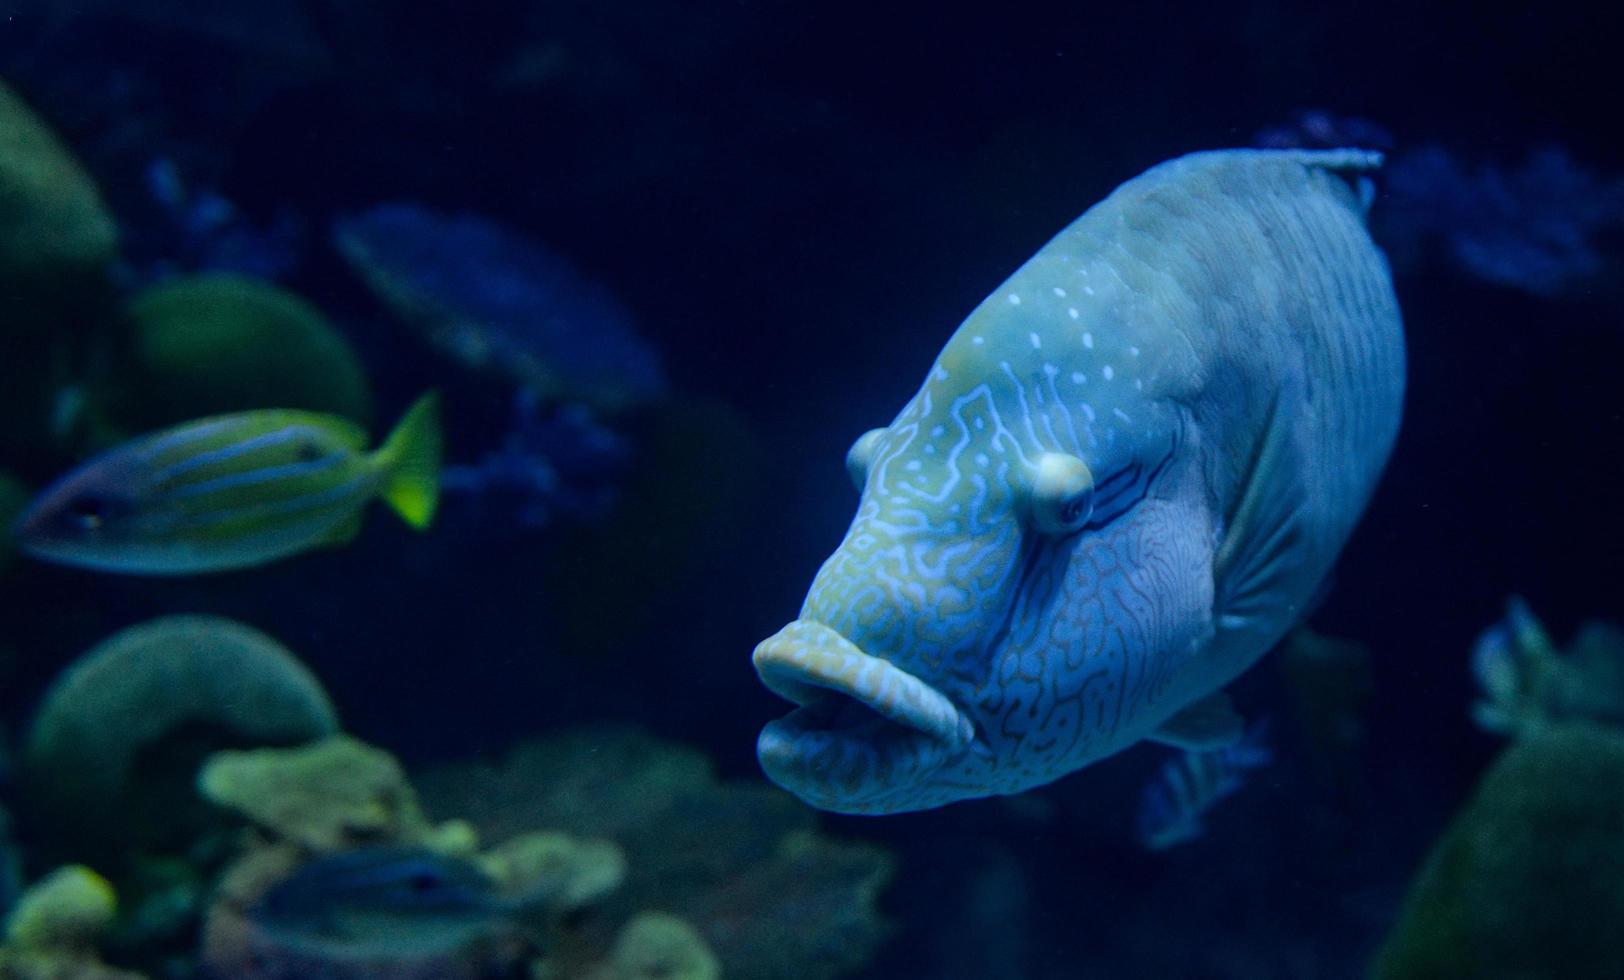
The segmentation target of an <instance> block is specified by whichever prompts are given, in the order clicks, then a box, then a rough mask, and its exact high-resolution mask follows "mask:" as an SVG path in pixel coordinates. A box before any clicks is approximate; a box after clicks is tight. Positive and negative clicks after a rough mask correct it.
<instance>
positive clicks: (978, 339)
mask: <svg viewBox="0 0 1624 980" xmlns="http://www.w3.org/2000/svg"><path fill="white" fill-rule="evenodd" d="M986 342H987V338H986V337H983V336H981V335H980V334H977V335H976V336H974V337H971V338H970V343H972V344H975V345H976V346H977V347H980V346H981V345H982V344H985V343H986Z"/></svg>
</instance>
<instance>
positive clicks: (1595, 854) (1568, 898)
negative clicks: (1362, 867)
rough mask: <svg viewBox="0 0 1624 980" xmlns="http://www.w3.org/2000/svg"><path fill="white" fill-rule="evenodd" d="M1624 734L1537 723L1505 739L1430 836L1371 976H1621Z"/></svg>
mask: <svg viewBox="0 0 1624 980" xmlns="http://www.w3.org/2000/svg"><path fill="white" fill-rule="evenodd" d="M1620 949H1624V734H1621V733H1620V732H1618V731H1616V730H1612V729H1609V728H1606V727H1603V726H1599V725H1591V724H1585V723H1564V724H1556V725H1551V726H1544V727H1541V728H1539V729H1537V730H1535V731H1532V732H1530V733H1529V734H1528V735H1527V736H1526V737H1524V738H1522V739H1520V740H1519V741H1517V742H1515V743H1513V744H1512V746H1511V747H1510V748H1509V749H1507V751H1506V752H1505V753H1504V754H1503V755H1502V756H1501V757H1500V758H1499V759H1498V760H1497V761H1496V762H1495V764H1494V765H1493V766H1492V767H1491V768H1490V769H1489V771H1488V772H1487V773H1486V774H1485V775H1484V777H1483V779H1482V782H1481V783H1480V784H1479V786H1478V788H1477V791H1476V792H1475V794H1474V795H1473V797H1472V799H1471V800H1470V801H1469V802H1468V803H1467V804H1466V806H1465V808H1464V809H1462V811H1461V812H1460V813H1459V814H1458V815H1457V816H1456V817H1455V819H1454V821H1453V822H1452V823H1451V824H1450V826H1449V828H1448V829H1447V830H1446V831H1445V832H1444V835H1443V838H1442V839H1441V840H1440V841H1439V842H1438V844H1437V845H1436V847H1434V849H1433V851H1432V854H1431V855H1430V856H1429V857H1428V859H1427V862H1426V865H1425V867H1424V868H1423V869H1422V871H1421V874H1420V876H1419V877H1418V878H1417V880H1416V882H1415V884H1414V886H1413V887H1412V889H1411V892H1410V895H1409V897H1408V899H1407V900H1406V902H1405V907H1404V910H1403V913H1402V914H1401V916H1400V918H1399V921H1398V923H1397V925H1396V926H1395V927H1394V929H1393V931H1392V934H1391V935H1390V936H1389V937H1388V939H1387V941H1386V944H1385V945H1384V947H1383V948H1382V950H1381V952H1380V954H1379V956H1378V958H1377V961H1376V964H1375V967H1374V969H1373V971H1372V974H1371V975H1372V977H1373V980H1433V978H1437V980H1445V978H1455V977H1471V978H1473V980H1535V978H1538V980H1566V978H1574V980H1580V978H1594V977H1602V976H1617V975H1618V969H1619V962H1620V960H1619V950H1620Z"/></svg>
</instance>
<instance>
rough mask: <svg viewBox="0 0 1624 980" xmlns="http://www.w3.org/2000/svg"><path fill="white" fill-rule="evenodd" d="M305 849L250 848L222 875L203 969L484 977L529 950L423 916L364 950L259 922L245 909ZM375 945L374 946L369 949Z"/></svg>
mask: <svg viewBox="0 0 1624 980" xmlns="http://www.w3.org/2000/svg"><path fill="white" fill-rule="evenodd" d="M306 857H307V855H306V854H305V853H304V852H303V851H302V850H301V849H300V848H299V847H297V846H295V845H293V844H276V845H271V846H264V847H257V848H254V849H252V850H250V851H249V852H248V853H247V854H246V855H244V856H243V858H242V859H241V860H239V861H238V862H237V863H236V864H234V865H233V866H232V867H231V868H230V869H229V870H228V871H227V872H226V873H225V874H224V876H222V878H221V880H220V883H219V885H218V886H217V888H216V890H215V901H214V904H213V905H212V907H211V908H210V910H209V915H208V917H207V919H206V920H205V923H204V927H203V942H202V949H201V954H200V963H201V969H202V973H203V975H204V976H206V977H217V978H220V980H227V978H229V980H307V978H310V977H321V978H324V980H487V978H491V977H506V976H512V975H514V971H515V969H516V968H517V965H518V964H519V963H520V962H521V960H522V959H523V957H524V956H525V955H526V953H527V951H528V947H527V946H526V944H525V943H523V942H522V941H521V940H519V939H518V938H517V937H516V936H514V935H511V934H508V933H507V932H505V931H504V930H497V931H496V932H494V933H487V934H476V935H474V936H473V937H472V938H470V936H469V933H468V931H467V930H466V929H463V928H457V927H455V926H454V925H452V926H451V927H449V928H444V929H439V928H435V923H434V922H433V921H432V920H428V921H425V922H423V923H422V926H423V927H422V928H418V929H413V930H412V934H411V936H410V937H409V941H406V940H405V939H403V938H402V937H398V936H396V937H393V938H392V940H390V941H385V940H384V937H381V936H380V937H375V938H377V939H378V940H379V941H378V942H376V943H373V944H371V945H369V946H368V948H365V949H354V948H342V949H340V948H327V947H326V946H325V945H324V944H323V943H322V942H320V941H317V942H311V941H308V940H300V939H297V938H295V939H292V940H289V939H287V938H284V937H282V936H281V935H279V934H278V933H277V932H276V930H274V929H270V928H266V927H264V926H262V925H261V924H259V923H258V922H257V921H256V920H255V918H254V916H253V914H252V909H253V908H254V906H255V903H256V902H258V900H259V899H260V897H261V896H263V895H264V894H265V893H266V892H267V891H268V890H270V889H271V888H272V887H274V886H275V885H276V884H278V883H279V882H281V881H284V880H285V879H287V878H288V877H289V876H290V875H292V874H293V873H294V872H295V871H297V870H298V868H299V866H300V865H301V864H302V863H303V862H304V861H305V860H306ZM374 946H376V947H377V948H373V947H374Z"/></svg>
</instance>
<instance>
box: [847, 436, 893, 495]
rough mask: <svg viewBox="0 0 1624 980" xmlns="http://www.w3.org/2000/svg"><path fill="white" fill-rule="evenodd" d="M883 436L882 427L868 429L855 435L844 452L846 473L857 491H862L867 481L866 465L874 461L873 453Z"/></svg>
mask: <svg viewBox="0 0 1624 980" xmlns="http://www.w3.org/2000/svg"><path fill="white" fill-rule="evenodd" d="M884 438H885V430H884V429H869V430H868V431H867V432H865V433H863V434H862V435H860V436H858V437H857V441H856V442H854V443H852V444H851V449H850V450H848V451H847V453H846V474H847V475H848V476H850V477H851V482H852V485H853V486H855V487H856V488H857V492H858V493H862V492H863V486H864V485H865V484H867V483H868V467H869V464H871V463H872V462H873V461H874V453H875V451H876V450H877V449H879V447H880V440H881V439H884Z"/></svg>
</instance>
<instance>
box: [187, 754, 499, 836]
mask: <svg viewBox="0 0 1624 980" xmlns="http://www.w3.org/2000/svg"><path fill="white" fill-rule="evenodd" d="M197 782H198V791H199V792H200V793H201V794H202V795H203V797H204V798H205V799H207V800H209V801H211V802H213V803H215V804H216V805H218V806H222V807H226V808H228V809H231V810H235V811H236V812H238V813H240V814H242V815H243V816H246V817H247V818H249V819H250V820H252V821H253V822H254V823H255V824H257V825H259V826H260V827H261V828H263V829H265V830H267V831H269V832H270V833H272V834H273V835H275V836H276V837H277V838H279V839H281V840H283V841H287V842H290V843H293V844H297V845H299V846H301V847H303V848H305V849H307V850H310V851H314V852H317V853H321V852H326V851H336V850H341V849H343V848H347V847H355V846H359V845H363V844H369V843H377V842H382V841H389V842H403V843H430V842H432V841H433V840H434V839H435V837H436V832H435V829H434V828H432V827H430V826H429V823H428V821H427V819H425V818H424V816H423V811H422V810H421V809H420V808H419V807H418V804H417V796H416V794H415V793H414V792H413V791H412V787H411V784H409V783H408V782H407V781H406V773H405V772H404V771H403V770H402V769H401V767H400V763H398V762H396V761H395V759H394V757H393V756H391V755H390V754H389V753H387V752H384V751H383V750H381V749H376V748H373V747H372V746H369V745H366V744H364V743H362V742H359V741H356V740H355V739H353V738H349V737H348V736H344V735H339V736H335V737H333V738H328V739H325V740H323V741H320V742H315V743H312V744H310V745H307V746H303V747H300V748H292V749H274V748H266V749H252V750H248V751H240V752H234V751H225V752H219V753H217V754H215V755H213V756H211V757H209V759H208V761H207V762H206V763H204V765H203V768H202V771H201V772H200V773H199V774H198V781H197ZM447 836H448V837H450V838H451V843H450V845H449V846H450V847H451V848H452V849H461V848H464V847H466V846H467V843H466V841H467V828H466V825H457V824H453V825H452V830H451V831H450V832H449V833H448V835H447Z"/></svg>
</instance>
